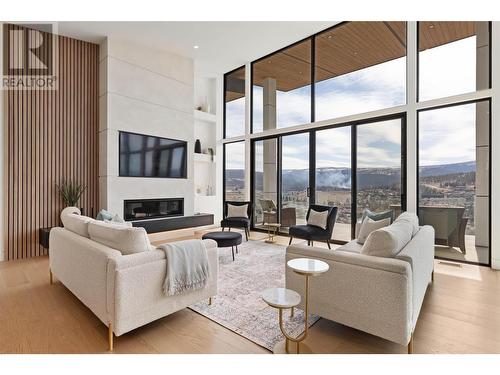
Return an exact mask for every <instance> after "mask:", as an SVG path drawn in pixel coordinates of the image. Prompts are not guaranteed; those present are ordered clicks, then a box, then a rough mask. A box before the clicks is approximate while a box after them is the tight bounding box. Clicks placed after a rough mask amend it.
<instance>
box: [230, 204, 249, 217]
mask: <svg viewBox="0 0 500 375" xmlns="http://www.w3.org/2000/svg"><path fill="white" fill-rule="evenodd" d="M247 209H248V203H246V204H242V205H238V206H237V205H234V204H230V203H228V204H227V216H226V217H228V218H230V217H245V218H247V219H248V215H247Z"/></svg>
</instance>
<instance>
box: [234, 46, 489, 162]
mask: <svg viewBox="0 0 500 375" xmlns="http://www.w3.org/2000/svg"><path fill="white" fill-rule="evenodd" d="M419 63H420V65H419V75H420V81H419V89H420V91H419V97H420V100H429V99H435V98H440V97H446V96H450V95H455V94H461V93H466V92H471V91H475V88H476V37H470V38H466V39H463V40H460V41H457V42H453V43H449V44H446V45H443V46H439V47H436V48H432V49H429V50H426V51H423V52H421V53H420V54H419ZM405 70H406V58H405V57H403V58H399V59H396V60H392V61H389V62H386V63H383V64H379V65H376V66H372V67H369V68H366V69H363V70H359V71H357V72H353V73H349V74H345V75H343V76H339V77H335V78H332V79H329V80H325V81H323V82H318V83H316V120H318V121H319V120H328V119H333V118H336V117H340V116H345V115H350V114H355V113H363V112H368V111H372V110H377V109H382V108H390V107H394V106H397V105H401V104H405V101H406V100H405V92H406V78H405ZM253 90H254V91H253V99H254V113H253V119H254V131H262V88H261V87H259V86H254V87H253ZM244 108H245V100H244V98H241V99H238V100H234V101H232V102H229V103H227V105H226V116H227V117H226V123H227V127H226V129H227V130H226V131H227V136H228V137H230V136H236V135H241V134H243V132H244V120H245V115H244V114H245V109H244ZM485 110H486V109H485ZM475 121H476V104H467V105H461V106H456V107H450V108H444V109H437V110H430V111H425V112H420V113H419V130H420V133H419V151H420V161H419V163H420V165H421V166H424V165H437V164H448V163H458V162H465V161H471V160H475ZM309 122H310V86H306V87H303V88H300V89H296V90H292V91H289V92H280V91H278V92H277V123H278V128H284V127H287V126H294V125H299V124H305V123H309ZM400 129H401V127H400V123H399V120H390V121H384V122H379V123H371V124H365V125H360V126H359V128H358V166H359V167H399V166H400V163H401V160H400V159H401V156H400V155H401V154H400V152H401V144H400V143H401V130H400ZM317 134H318V135H317V146H316V148H317V155H316V159H317V166H318V167H349V166H350V145H351V141H350V127H345V128H337V129H329V130H325V131H321V132H318V133H317ZM457 146H458V147H457ZM308 147H309V146H308V135H307V134H304V135H294V136H288V137H285V138H283V169H303V168H308ZM240 148H241V149H242V150H243V146H242V145H241V147H240ZM242 150H238V151H237V150H236V148H235V151H234V153H231V154H229V155H231V156H230V158H229V159H230V160H228V168H231V165H234V166H238V167H242V168H243V167H244V163H243V160H244V151H242ZM228 152H229V151H228ZM240 157H241V160H240V159H239V158H240Z"/></svg>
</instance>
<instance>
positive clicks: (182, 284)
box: [158, 240, 209, 296]
mask: <svg viewBox="0 0 500 375" xmlns="http://www.w3.org/2000/svg"><path fill="white" fill-rule="evenodd" d="M158 248H159V249H162V250H163V251H165V255H166V257H167V276H166V277H165V282H164V283H163V293H165V294H166V295H169V296H174V295H177V294H181V293H184V292H189V291H193V290H198V289H202V288H204V287H205V286H206V285H207V282H208V277H209V269H208V256H207V250H206V249H205V244H204V243H203V241H201V240H187V241H179V242H173V243H167V244H163V245H160V246H158Z"/></svg>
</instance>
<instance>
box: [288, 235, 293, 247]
mask: <svg viewBox="0 0 500 375" xmlns="http://www.w3.org/2000/svg"><path fill="white" fill-rule="evenodd" d="M292 240H293V237H290V241H288V245H291V244H292Z"/></svg>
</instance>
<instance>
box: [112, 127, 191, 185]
mask: <svg viewBox="0 0 500 375" xmlns="http://www.w3.org/2000/svg"><path fill="white" fill-rule="evenodd" d="M119 133H120V151H119V152H120V176H123V177H164V178H187V142H185V141H179V140H177V139H170V138H161V137H154V136H152V135H144V134H136V133H129V132H119Z"/></svg>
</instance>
